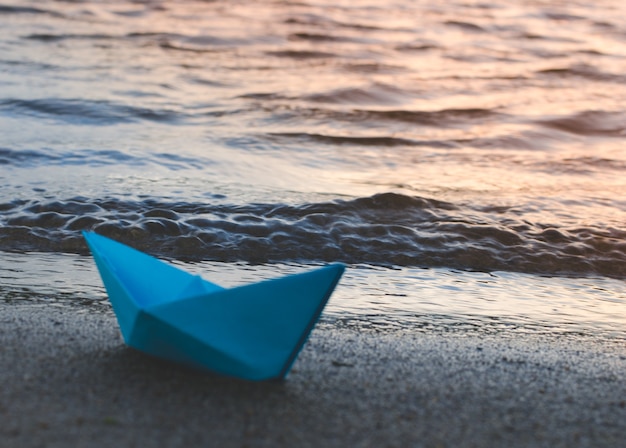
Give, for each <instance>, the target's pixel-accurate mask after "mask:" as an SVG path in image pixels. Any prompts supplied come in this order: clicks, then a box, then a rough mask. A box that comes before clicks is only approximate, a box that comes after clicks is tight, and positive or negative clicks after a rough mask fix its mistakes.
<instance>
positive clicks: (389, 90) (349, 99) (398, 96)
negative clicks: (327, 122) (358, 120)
mask: <svg viewBox="0 0 626 448" xmlns="http://www.w3.org/2000/svg"><path fill="white" fill-rule="evenodd" d="M409 96H411V94H410V92H406V91H404V90H402V89H398V88H396V87H393V86H387V85H384V84H373V85H371V86H368V87H365V88H359V87H352V88H343V89H337V90H333V91H330V92H324V93H316V94H312V95H308V96H306V97H304V99H306V100H309V101H313V102H317V103H331V104H377V105H394V104H402V103H405V102H406V101H407V98H408V97H409Z"/></svg>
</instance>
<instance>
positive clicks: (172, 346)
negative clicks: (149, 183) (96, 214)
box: [84, 233, 344, 380]
mask: <svg viewBox="0 0 626 448" xmlns="http://www.w3.org/2000/svg"><path fill="white" fill-rule="evenodd" d="M84 236H85V238H86V240H87V243H88V244H89V247H90V249H91V252H92V255H93V257H94V259H95V261H96V265H97V266H98V270H99V271H100V274H101V277H102V280H103V283H104V285H105V288H106V290H107V293H108V295H109V299H110V301H111V303H112V305H113V310H114V311H115V314H116V316H117V318H118V322H119V325H120V330H121V332H122V335H123V337H124V340H125V342H126V343H127V344H128V345H130V346H131V347H134V348H136V349H138V350H141V351H143V352H146V353H148V354H151V355H154V356H158V357H161V358H165V359H168V360H171V361H174V362H178V363H182V364H186V365H189V366H193V367H196V368H200V369H206V370H210V371H213V372H217V373H220V374H223V375H229V376H234V377H239V378H244V379H248V380H268V379H280V378H284V377H285V376H286V375H287V373H288V372H289V369H290V368H291V365H292V364H293V362H294V361H295V359H296V357H297V355H298V353H299V352H300V350H301V349H302V347H303V345H304V343H305V342H306V339H307V337H308V335H309V334H310V332H311V330H312V329H313V327H314V325H315V324H316V322H317V320H318V319H319V316H320V314H321V312H322V310H323V308H324V306H325V305H326V303H327V301H328V299H329V298H330V295H331V294H332V292H333V290H334V288H335V286H336V285H337V283H338V281H339V279H340V278H341V275H342V274H343V271H344V266H343V265H341V264H336V263H334V264H330V265H327V266H324V267H321V268H318V269H313V270H310V271H307V272H304V273H300V274H294V275H288V276H284V277H280V278H277V279H272V280H267V281H262V282H259V283H253V284H249V285H244V286H240V287H236V288H229V289H225V288H222V287H220V286H218V285H216V284H214V283H210V282H208V281H206V280H203V279H201V278H200V277H198V276H195V275H192V274H189V273H187V272H185V271H182V270H180V269H178V268H176V267H174V266H172V265H170V264H168V263H165V262H162V261H160V260H157V259H156V258H153V257H150V256H149V255H146V254H144V253H142V252H139V251H137V250H135V249H132V248H130V247H128V246H125V245H123V244H121V243H118V242H116V241H113V240H110V239H108V238H105V237H103V236H100V235H97V234H95V233H85V234H84Z"/></svg>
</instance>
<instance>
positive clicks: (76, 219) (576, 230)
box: [0, 193, 626, 278]
mask: <svg viewBox="0 0 626 448" xmlns="http://www.w3.org/2000/svg"><path fill="white" fill-rule="evenodd" d="M0 224H1V225H0V250H2V251H20V252H24V251H44V252H45V251H54V252H57V251H60V252H71V253H81V254H83V253H86V252H87V247H86V245H85V243H84V241H83V239H82V237H81V234H80V232H81V231H82V230H93V231H96V232H98V233H100V234H102V235H105V236H109V237H112V238H114V239H116V240H119V241H121V242H124V243H126V244H129V245H131V246H134V247H136V248H138V249H140V250H143V251H146V252H148V253H151V254H153V255H155V256H160V257H165V258H176V259H183V260H189V261H200V260H214V261H228V262H238V261H244V262H250V263H266V262H307V263H308V262H323V261H343V262H346V263H350V264H362V263H363V264H373V265H384V266H394V265H395V266H413V267H434V266H438V267H448V268H454V269H464V270H476V271H517V272H527V273H540V274H543V275H563V274H565V275H577V274H580V275H587V274H597V275H603V276H608V277H617V278H620V277H624V276H625V275H626V231H624V230H620V229H617V228H612V227H602V226H595V227H593V226H588V227H571V228H562V227H561V228H558V227H554V226H553V225H550V224H549V223H542V222H532V221H530V220H529V219H528V217H527V216H525V213H524V210H523V209H517V210H516V209H513V208H512V207H484V206H483V207H471V206H467V205H459V204H453V203H449V202H443V201H437V200H433V199H428V198H423V197H413V196H407V195H402V194H396V193H383V194H377V195H374V196H370V197H362V198H357V199H352V200H335V201H329V202H320V203H305V204H300V205H288V204H272V203H257V204H254V203H253V204H242V205H237V204H224V203H216V204H210V203H209V204H206V203H189V202H166V201H159V200H156V199H146V200H138V201H132V200H121V199H116V198H102V199H89V198H84V197H74V198H70V199H67V200H50V201H41V200H32V201H28V200H14V201H11V202H6V203H2V204H0Z"/></svg>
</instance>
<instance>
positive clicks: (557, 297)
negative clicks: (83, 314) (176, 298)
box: [0, 0, 626, 334]
mask: <svg viewBox="0 0 626 448" xmlns="http://www.w3.org/2000/svg"><path fill="white" fill-rule="evenodd" d="M625 17H626V4H624V3H623V2H622V1H620V0H601V1H599V2H594V3H589V2H560V1H513V2H504V1H498V0H496V1H489V2H482V3H473V2H463V1H453V0H447V1H444V2H435V3H433V2H426V1H409V0H399V1H394V2H386V3H385V4H381V3H380V2H373V1H367V0H355V1H333V2H323V1H311V2H309V1H302V2H294V1H255V2H251V1H228V2H224V1H178V2H171V1H170V2H167V1H141V2H133V1H72V2H67V1H8V0H0V27H1V29H2V34H1V36H0V258H1V259H2V260H1V261H0V263H1V264H2V266H0V267H2V269H3V279H2V285H1V286H0V290H2V292H3V294H4V295H5V296H10V297H13V298H14V299H15V297H22V298H27V297H30V298H33V297H40V296H45V297H47V298H48V300H51V301H52V302H54V303H61V302H62V301H63V300H64V299H63V298H64V297H66V295H68V296H76V297H78V298H88V299H89V300H93V299H100V298H102V297H103V293H102V290H101V289H100V287H99V280H98V278H97V276H95V275H94V274H95V272H94V271H93V267H92V266H91V261H90V259H89V258H88V257H86V255H87V249H86V246H85V244H84V242H83V241H82V239H81V237H80V231H81V230H95V231H97V232H99V233H102V234H104V235H108V236H111V237H114V238H116V239H118V240H120V241H123V242H125V243H128V244H131V245H133V246H135V247H137V248H139V249H141V250H144V251H147V252H149V253H151V254H153V255H156V256H159V257H163V258H167V259H170V260H179V261H181V262H184V263H185V266H186V267H187V268H189V269H198V270H199V272H202V269H206V270H208V272H209V273H211V275H213V276H217V278H212V280H214V281H217V282H218V283H220V281H221V280H223V282H228V281H231V282H232V283H233V284H234V283H237V281H236V280H229V279H234V278H235V277H237V274H235V273H234V272H236V271H238V270H240V269H242V268H245V269H244V270H245V272H246V273H245V275H244V274H241V279H243V278H246V279H248V280H250V281H254V280H256V279H259V278H265V277H268V276H271V274H272V273H274V274H276V273H278V272H283V273H284V272H291V271H292V270H298V269H301V268H306V267H309V266H311V265H316V264H319V263H322V262H326V261H335V260H337V261H343V262H345V263H348V264H349V266H350V269H349V270H348V274H347V277H346V281H345V285H343V289H340V290H338V292H337V296H336V297H335V298H334V302H335V305H331V306H330V307H329V311H328V312H329V313H330V314H329V315H333V316H335V317H337V316H340V315H341V316H342V318H344V317H345V316H348V317H347V318H348V319H357V320H362V321H366V322H369V323H373V322H375V321H376V320H377V319H378V318H379V317H381V318H382V319H383V320H384V321H385V322H386V323H387V324H391V323H392V322H404V323H406V324H407V325H414V326H420V325H422V326H424V325H426V326H428V325H430V324H428V325H427V323H428V322H431V320H432V319H435V320H434V322H435V323H434V324H433V326H434V327H437V326H438V325H443V326H444V327H445V326H446V325H447V326H448V327H449V326H450V325H459V326H461V327H464V326H468V325H469V326H473V325H477V326H479V327H480V326H485V328H487V327H488V326H489V325H491V323H493V322H494V319H496V320H497V321H498V322H500V321H506V322H514V323H515V325H521V326H522V327H523V328H530V329H531V330H532V329H533V328H535V327H534V326H535V325H539V326H540V327H542V328H543V327H545V326H550V325H552V326H553V327H554V328H557V329H561V330H564V331H569V330H570V329H572V328H573V327H575V331H583V332H584V331H589V332H592V333H593V332H618V333H620V332H625V331H626V329H625V328H626V327H624V325H623V324H624V320H626V286H625V284H624V278H625V277H626V225H625V224H626V149H625V148H626V108H625V107H624V104H626V75H625V73H626V19H625ZM67 257H69V258H67ZM68 260H70V261H68ZM67 263H70V265H73V266H82V267H81V268H80V269H78V270H77V272H80V273H82V274H76V275H78V277H76V275H72V276H69V277H68V275H67V274H66V273H64V271H65V270H66V269H67V268H66V267H65V266H66V265H67ZM42 266H46V267H45V268H42ZM42 269H43V270H42ZM42 278H44V279H47V280H46V281H40V280H36V279H42ZM220 279H221V280H220ZM241 279H240V280H241ZM459 282H460V283H459ZM457 283H458V284H457ZM29 284H30V286H29ZM485 285H486V286H485ZM376 316H378V317H376ZM407 316H408V317H407ZM437 316H439V317H437ZM425 322H426V324H425ZM572 325H573V327H572ZM429 328H430V327H429ZM533 331H534V330H533ZM537 331H538V330H537ZM573 331H574V330H573ZM620 334H626V333H620Z"/></svg>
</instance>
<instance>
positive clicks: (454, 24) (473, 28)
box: [445, 20, 485, 33]
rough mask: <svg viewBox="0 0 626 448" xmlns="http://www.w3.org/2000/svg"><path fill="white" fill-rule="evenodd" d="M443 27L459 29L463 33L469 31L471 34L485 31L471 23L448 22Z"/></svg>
mask: <svg viewBox="0 0 626 448" xmlns="http://www.w3.org/2000/svg"><path fill="white" fill-rule="evenodd" d="M445 25H448V26H452V27H455V28H460V29H462V30H463V31H470V32H472V33H484V32H485V29H484V28H483V27H481V26H479V25H476V24H475V23H471V22H462V21H458V20H448V21H447V22H445Z"/></svg>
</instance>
